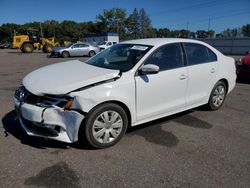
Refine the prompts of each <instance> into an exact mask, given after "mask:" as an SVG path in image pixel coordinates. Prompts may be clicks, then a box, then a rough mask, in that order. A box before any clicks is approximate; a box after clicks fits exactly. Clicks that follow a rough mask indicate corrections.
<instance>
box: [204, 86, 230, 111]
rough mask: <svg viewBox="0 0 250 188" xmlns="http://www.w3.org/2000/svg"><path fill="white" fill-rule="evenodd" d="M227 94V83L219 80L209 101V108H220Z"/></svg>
mask: <svg viewBox="0 0 250 188" xmlns="http://www.w3.org/2000/svg"><path fill="white" fill-rule="evenodd" d="M226 95H227V87H226V84H225V83H224V82H222V81H219V82H217V83H216V84H215V86H214V88H213V90H212V92H211V94H210V97H209V101H208V103H207V108H208V109H209V110H212V111H213V110H218V109H219V108H221V106H222V105H223V103H224V101H225V99H226Z"/></svg>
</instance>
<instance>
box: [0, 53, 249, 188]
mask: <svg viewBox="0 0 250 188" xmlns="http://www.w3.org/2000/svg"><path fill="white" fill-rule="evenodd" d="M72 59H73V58H72ZM79 59H80V60H83V61H84V60H85V59H86V58H79ZM66 60H68V59H62V58H47V57H46V54H43V53H40V52H36V53H33V54H22V53H20V52H19V51H18V50H0V67H1V68H0V103H1V108H0V118H1V121H0V187H3V188H7V187H219V188H221V187H250V84H249V83H237V85H236V88H235V89H234V90H233V92H232V93H230V95H228V97H227V99H226V102H225V104H224V106H223V107H222V108H221V109H220V110H218V111H215V112H209V111H205V110H203V109H202V108H198V109H194V110H190V111H186V112H183V113H180V114H177V115H174V116H171V117H167V118H163V119H161V120H157V121H153V122H150V123H147V124H143V125H141V126H139V127H136V128H133V129H130V130H129V131H128V133H127V134H126V135H125V136H124V138H123V139H122V140H121V141H120V143H118V144H117V145H115V146H114V147H111V148H108V149H103V150H93V149H91V148H89V147H88V146H87V145H86V146H79V144H69V145H68V144H64V143H60V142H56V141H51V140H45V139H41V138H34V137H29V136H27V135H26V134H25V133H24V131H23V130H22V129H21V128H20V126H19V123H18V121H17V120H15V112H14V111H13V102H12V96H13V93H14V91H15V89H16V87H18V85H19V83H20V81H21V79H22V78H23V77H24V75H26V74H27V73H29V72H30V71H32V70H34V69H37V68H38V67H41V66H45V65H49V64H52V63H55V62H61V61H66Z"/></svg>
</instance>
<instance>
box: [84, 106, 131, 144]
mask: <svg viewBox="0 0 250 188" xmlns="http://www.w3.org/2000/svg"><path fill="white" fill-rule="evenodd" d="M107 110H113V111H116V112H117V113H119V114H120V116H121V118H122V120H123V128H122V131H121V133H120V135H119V136H118V137H117V138H116V139H115V140H114V141H113V142H110V143H106V144H104V143H99V142H97V141H96V140H95V138H94V136H93V134H92V127H93V123H94V121H95V119H96V118H97V117H98V116H99V115H100V114H101V113H102V112H104V111H107ZM82 126H84V127H83V129H82V130H83V132H84V136H85V138H86V140H87V141H88V143H89V144H90V145H91V146H92V147H94V148H99V149H101V148H107V147H111V146H113V145H115V144H116V143H117V142H119V141H120V140H121V138H122V137H123V135H124V134H125V133H126V131H127V127H128V117H127V114H126V112H125V110H124V109H123V108H122V107H121V106H119V105H117V104H114V103H104V104H101V105H98V106H97V107H95V108H94V109H92V110H91V111H90V112H89V113H88V114H87V116H86V118H85V121H84V124H83V125H82ZM80 134H82V132H81V133H80Z"/></svg>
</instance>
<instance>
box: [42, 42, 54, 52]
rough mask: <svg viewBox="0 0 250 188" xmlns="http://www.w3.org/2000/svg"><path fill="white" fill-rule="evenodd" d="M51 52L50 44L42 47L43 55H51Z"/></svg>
mask: <svg viewBox="0 0 250 188" xmlns="http://www.w3.org/2000/svg"><path fill="white" fill-rule="evenodd" d="M52 50H53V46H52V45H51V44H45V45H44V46H43V52H44V53H51V52H52Z"/></svg>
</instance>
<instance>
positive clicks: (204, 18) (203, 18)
mask: <svg viewBox="0 0 250 188" xmlns="http://www.w3.org/2000/svg"><path fill="white" fill-rule="evenodd" d="M241 11H249V8H244V9H238V10H233V11H232V10H227V11H224V12H219V14H217V15H216V14H213V15H216V16H220V15H224V14H226V13H229V14H231V13H236V12H241ZM209 18H211V14H209V15H207V16H203V17H199V20H200V19H202V20H208V19H209ZM178 20H183V18H180V19H178ZM178 20H176V21H178ZM167 21H172V20H170V19H168V20H161V21H160V20H159V21H158V22H155V23H162V22H167Z"/></svg>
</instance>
